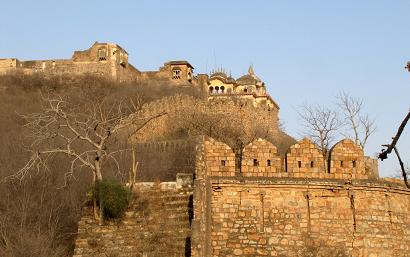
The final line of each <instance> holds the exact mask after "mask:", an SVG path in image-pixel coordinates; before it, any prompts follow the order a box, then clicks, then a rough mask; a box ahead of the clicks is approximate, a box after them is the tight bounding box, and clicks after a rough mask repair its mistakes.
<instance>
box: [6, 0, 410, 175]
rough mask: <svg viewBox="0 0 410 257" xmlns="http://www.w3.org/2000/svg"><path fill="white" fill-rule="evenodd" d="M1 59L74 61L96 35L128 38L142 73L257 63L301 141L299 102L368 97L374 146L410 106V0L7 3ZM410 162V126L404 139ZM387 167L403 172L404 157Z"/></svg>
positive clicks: (238, 71)
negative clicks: (175, 65)
mask: <svg viewBox="0 0 410 257" xmlns="http://www.w3.org/2000/svg"><path fill="white" fill-rule="evenodd" d="M1 2H2V3H1V13H2V14H1V16H0V35H1V36H0V58H7V57H15V58H18V59H20V60H35V59H56V58H70V57H71V55H72V53H73V51H74V50H84V49H87V48H88V47H90V46H91V45H92V44H93V43H94V42H95V41H99V42H112V43H118V44H119V45H121V46H122V47H123V48H125V49H126V50H127V52H128V53H129V54H130V57H129V61H130V63H132V64H133V65H134V66H135V67H137V68H138V69H139V70H142V71H147V70H158V68H159V67H160V66H161V65H162V64H163V63H164V62H166V61H169V60H180V59H184V60H188V61H189V62H190V63H191V64H192V65H193V66H194V67H195V71H196V73H209V72H210V71H211V70H212V69H215V68H220V67H223V68H224V69H225V70H227V71H228V72H231V73H232V75H233V76H234V77H239V76H241V75H243V74H245V73H246V72H247V69H248V67H249V66H250V65H253V67H254V70H255V73H256V74H257V75H258V76H259V77H260V78H261V79H262V80H264V81H265V83H266V85H267V89H268V91H269V93H270V95H271V96H272V97H273V99H275V101H276V102H277V103H278V104H279V106H280V107H281V109H280V119H281V122H282V123H283V124H284V126H285V129H286V132H287V133H288V134H290V135H292V136H293V137H295V138H297V139H300V138H301V137H302V136H303V126H302V123H301V121H300V118H299V117H298V109H299V108H300V106H301V105H304V104H320V105H324V106H328V107H330V108H334V107H335V96H336V95H337V94H338V93H339V92H342V91H344V92H346V93H349V94H350V95H352V96H354V97H358V98H361V99H362V100H363V102H364V106H365V109H364V111H365V112H367V113H368V114H369V115H370V116H371V117H373V118H374V119H375V122H376V125H377V130H376V132H375V133H374V134H373V136H372V137H371V138H370V139H369V143H368V145H367V146H366V149H365V152H366V154H367V155H370V156H374V155H375V153H377V152H379V151H380V149H381V145H382V144H387V143H389V142H390V141H391V137H393V136H394V135H395V133H396V131H397V128H398V126H399V125H400V123H401V121H402V120H403V119H404V117H405V115H406V114H407V112H408V110H409V108H410V72H408V71H407V70H405V69H404V67H405V65H406V62H407V61H410V19H409V13H410V1H407V0H403V1H399V0H397V1H387V0H386V1H379V0H371V1H370V0H364V1H353V0H346V1H319V0H311V1H292V0H290V1H273V0H272V1H262V0H254V1H249V0H248V1H245V0H235V1H233V0H225V1H221V0H219V1H216V0H212V1H209V0H207V1H185V0H178V1H165V0H163V1H157V0H154V1H152V0H151V1H148V0H144V1H141V0H126V1H102V0H100V1H94V0H87V1H84V0H83V1H80V0H70V1H66V0H60V1H55V0H44V1H42V0H36V1H34V0H32V1H28V0H25V1H24V0H22V1H19V0H16V1H7V0H1ZM397 147H398V149H399V151H400V153H401V155H402V158H403V159H404V161H405V163H407V164H409V165H410V124H409V126H408V127H407V129H405V131H404V132H403V135H402V137H401V139H400V140H399V143H398V145H397ZM379 169H380V174H381V175H382V176H391V175H394V174H396V172H397V171H398V169H399V166H398V161H397V158H396V157H395V156H394V154H392V155H390V157H389V159H388V160H385V161H383V162H379Z"/></svg>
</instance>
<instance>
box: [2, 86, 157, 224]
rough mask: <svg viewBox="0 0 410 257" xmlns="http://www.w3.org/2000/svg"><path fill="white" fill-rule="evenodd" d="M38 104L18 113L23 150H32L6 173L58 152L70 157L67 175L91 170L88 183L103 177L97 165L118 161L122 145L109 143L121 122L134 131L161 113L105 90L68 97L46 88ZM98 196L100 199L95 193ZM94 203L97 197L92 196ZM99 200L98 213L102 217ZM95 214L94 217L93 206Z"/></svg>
mask: <svg viewBox="0 0 410 257" xmlns="http://www.w3.org/2000/svg"><path fill="white" fill-rule="evenodd" d="M42 98H43V99H42V100H43V106H42V110H41V111H40V112H38V113H32V114H28V115H22V118H23V119H24V121H25V125H24V127H25V128H27V129H28V131H29V135H30V137H31V139H32V141H31V142H32V143H31V145H29V146H28V150H29V151H31V153H32V155H31V157H30V159H29V161H28V162H27V163H26V165H25V166H24V167H23V168H21V169H20V170H19V171H18V172H17V173H15V174H13V175H12V176H11V177H9V178H18V179H23V178H24V177H26V176H27V175H28V174H29V172H30V171H31V170H33V169H35V170H37V171H40V170H41V169H47V160H49V159H51V158H52V157H53V156H55V155H58V154H62V155H64V156H67V157H69V158H70V161H71V168H70V170H69V171H67V173H65V178H66V181H67V180H68V179H69V178H71V177H73V176H74V171H75V170H77V169H79V168H85V170H88V171H91V174H92V177H93V186H95V185H96V183H97V182H98V181H101V180H102V179H103V172H102V166H103V164H104V163H105V162H108V161H112V162H113V163H114V164H115V166H116V167H117V170H118V171H119V170H120V165H119V163H118V161H117V160H116V158H115V154H116V153H118V152H119V151H122V150H123V149H117V148H116V147H115V146H113V145H110V141H111V140H112V139H113V138H114V137H116V136H119V132H120V131H122V130H123V129H124V128H132V131H133V132H135V131H138V130H140V129H141V128H143V127H144V126H145V125H146V124H147V123H148V122H149V121H151V120H153V119H155V118H157V117H159V116H162V115H164V113H157V114H150V115H148V116H146V115H144V114H143V113H140V112H139V111H140V109H141V106H140V104H141V103H142V102H141V101H132V100H130V98H129V99H128V101H127V100H126V99H120V100H117V99H115V98H114V99H113V98H110V97H108V96H107V95H104V94H103V95H100V96H96V97H95V98H89V97H80V99H76V100H77V101H75V100H73V99H70V98H69V97H67V96H66V97H62V96H58V95H52V94H48V95H47V96H46V97H44V96H43V97H42ZM100 200H101V199H100ZM94 207H96V201H94ZM102 209H103V208H102V202H101V201H100V213H99V219H100V221H101V222H102V219H103V216H102ZM94 214H95V217H96V218H98V215H97V211H96V208H94Z"/></svg>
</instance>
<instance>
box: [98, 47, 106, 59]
mask: <svg viewBox="0 0 410 257" xmlns="http://www.w3.org/2000/svg"><path fill="white" fill-rule="evenodd" d="M98 60H100V61H105V60H107V52H106V51H105V49H104V48H101V49H98Z"/></svg>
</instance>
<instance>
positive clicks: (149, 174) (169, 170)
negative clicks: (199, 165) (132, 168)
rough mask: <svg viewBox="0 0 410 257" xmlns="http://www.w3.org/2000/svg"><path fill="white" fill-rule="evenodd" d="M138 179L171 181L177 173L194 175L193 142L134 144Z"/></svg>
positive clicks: (171, 141)
mask: <svg viewBox="0 0 410 257" xmlns="http://www.w3.org/2000/svg"><path fill="white" fill-rule="evenodd" d="M134 147H135V150H136V154H135V156H136V160H137V162H138V179H139V180H141V181H155V180H158V179H159V180H161V181H173V180H175V176H176V174H177V173H190V174H194V171H195V142H193V141H190V140H170V141H163V142H147V143H135V144H134Z"/></svg>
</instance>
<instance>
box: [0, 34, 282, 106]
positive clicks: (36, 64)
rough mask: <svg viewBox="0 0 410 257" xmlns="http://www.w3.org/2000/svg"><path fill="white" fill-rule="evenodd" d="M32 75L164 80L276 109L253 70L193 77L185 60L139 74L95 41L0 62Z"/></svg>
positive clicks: (116, 50)
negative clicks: (69, 52)
mask: <svg viewBox="0 0 410 257" xmlns="http://www.w3.org/2000/svg"><path fill="white" fill-rule="evenodd" d="M15 71H18V72H23V73H25V74H34V73H39V72H42V73H44V74H53V75H62V74H74V75H79V74H92V75H96V76H104V77H108V78H110V79H114V80H116V81H120V82H121V81H132V80H150V79H152V80H153V79H155V80H166V81H167V82H169V83H170V84H174V85H182V84H183V85H187V84H188V85H192V86H194V87H198V88H200V90H201V91H202V92H203V93H204V95H207V96H208V97H209V98H216V97H222V98H223V97H229V96H235V97H240V98H244V99H250V100H252V101H253V103H254V104H255V106H256V105H258V106H266V107H267V108H270V109H274V110H278V109H279V106H278V105H277V104H276V103H275V101H274V100H273V99H272V98H271V97H270V96H269V94H268V93H267V92H266V86H265V83H264V82H263V81H262V80H261V79H260V78H258V77H257V76H256V75H255V73H254V71H253V68H252V67H250V68H249V71H248V74H246V75H244V76H241V77H240V78H238V79H234V78H232V77H231V76H228V75H227V74H226V73H225V72H224V71H222V70H217V71H214V72H212V73H211V74H210V75H208V74H198V75H194V67H193V66H192V65H191V64H190V63H189V62H187V61H183V60H182V61H178V60H175V61H169V62H166V63H164V65H163V66H162V67H160V68H159V70H158V71H146V72H142V71H140V70H138V69H137V68H135V67H134V66H133V65H132V64H130V63H129V62H128V52H127V51H126V50H124V49H123V48H122V47H121V46H119V45H117V44H112V43H99V42H95V43H94V44H93V45H92V46H91V47H90V48H89V49H87V50H84V51H74V53H73V56H72V57H71V59H53V60H33V61H21V60H19V59H16V58H7V59H0V74H5V73H8V72H15Z"/></svg>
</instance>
